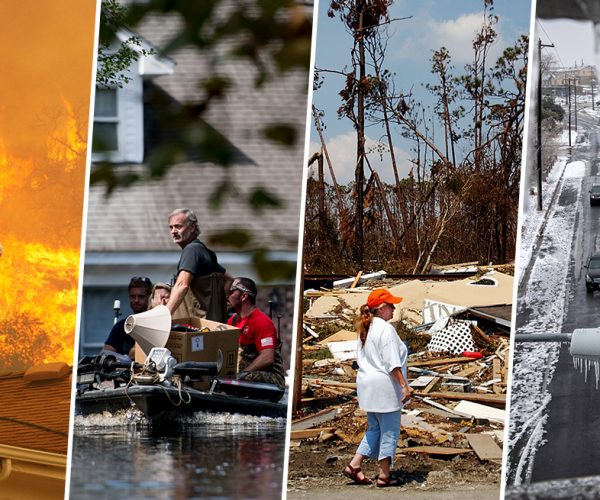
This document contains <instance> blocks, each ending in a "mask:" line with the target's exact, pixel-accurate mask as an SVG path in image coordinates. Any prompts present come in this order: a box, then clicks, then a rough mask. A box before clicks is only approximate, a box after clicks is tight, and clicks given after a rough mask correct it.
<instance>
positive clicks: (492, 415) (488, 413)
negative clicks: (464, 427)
mask: <svg viewBox="0 0 600 500" xmlns="http://www.w3.org/2000/svg"><path fill="white" fill-rule="evenodd" d="M454 411H455V412H456V413H460V414H462V415H467V416H469V417H475V418H487V419H488V420H490V421H492V422H500V423H502V424H503V423H504V419H505V411H504V410H501V409H499V408H492V407H491V406H486V405H481V404H478V403H473V402H472V401H460V402H459V403H458V404H457V405H456V406H455V407H454Z"/></svg>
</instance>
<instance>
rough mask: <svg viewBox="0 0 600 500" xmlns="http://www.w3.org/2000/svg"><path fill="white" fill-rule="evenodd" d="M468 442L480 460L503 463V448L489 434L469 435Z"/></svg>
mask: <svg viewBox="0 0 600 500" xmlns="http://www.w3.org/2000/svg"><path fill="white" fill-rule="evenodd" d="M466 437H467V441H468V442H469V445H470V446H471V448H473V451H474V452H475V454H476V455H477V457H479V460H493V461H502V448H500V447H499V446H498V445H497V444H496V441H494V438H493V437H492V436H490V435H489V434H467V435H466Z"/></svg>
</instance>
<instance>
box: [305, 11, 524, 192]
mask: <svg viewBox="0 0 600 500" xmlns="http://www.w3.org/2000/svg"><path fill="white" fill-rule="evenodd" d="M329 4H330V1H328V0H321V1H320V2H319V12H318V21H317V44H316V49H315V66H316V67H317V68H326V69H332V70H337V71H343V70H344V68H345V66H347V65H348V64H349V63H350V48H351V46H352V38H351V36H350V34H348V33H347V32H346V31H345V29H344V26H343V24H342V22H341V21H340V20H339V17H335V18H329V17H327V14H326V12H327V8H328V6H329ZM494 9H495V10H494V13H495V14H497V15H498V16H499V18H500V21H499V23H498V24H497V25H496V26H495V30H496V31H497V33H498V38H497V41H496V42H495V44H494V46H493V47H492V50H491V52H490V57H489V58H488V60H489V61H495V60H496V58H497V57H498V56H499V55H500V54H501V52H502V50H503V49H504V48H505V47H507V46H510V45H513V44H514V43H515V41H516V40H517V39H518V37H519V36H520V35H521V34H525V33H529V28H530V14H531V5H530V3H529V2H527V1H524V0H504V1H502V2H496V3H495V5H494ZM482 13H483V2H482V1H480V0H453V1H448V0H422V1H419V2H417V1H410V0H397V1H396V2H394V4H393V5H392V7H391V8H390V17H391V18H392V19H399V18H404V17H409V16H411V18H410V19H406V20H398V21H394V22H392V23H391V24H390V35H391V38H390V41H389V44H388V48H387V52H386V67H387V68H388V69H389V70H390V71H391V72H393V73H395V74H396V77H395V78H394V80H395V82H396V85H397V87H399V88H401V89H402V90H403V91H404V92H409V91H412V93H413V95H415V96H416V98H417V99H418V100H419V101H421V102H422V103H423V104H424V105H425V106H428V105H431V104H432V103H433V101H434V98H433V97H432V96H431V94H430V93H429V92H428V91H427V90H426V89H425V87H424V85H425V84H426V83H433V76H432V74H431V57H432V55H433V52H434V51H435V50H438V49H439V48H441V47H442V46H445V47H447V48H448V49H449V51H450V54H451V57H452V64H453V65H454V67H455V68H456V72H459V71H460V70H462V68H463V67H464V65H465V64H466V63H468V62H470V61H471V60H472V50H473V49H472V40H473V37H474V35H475V34H476V33H477V31H478V30H479V29H480V27H481V24H482V20H483V15H482ZM343 85H344V80H343V77H342V76H340V75H333V74H328V75H326V81H325V84H324V85H323V87H322V88H321V89H320V90H318V91H317V92H315V93H314V97H313V102H314V103H315V105H316V106H317V107H318V108H319V109H321V110H323V111H324V112H325V117H324V122H325V125H326V127H327V129H326V130H325V131H324V134H325V140H326V143H327V146H328V150H329V153H330V156H331V158H332V162H333V164H334V169H335V173H336V178H337V180H338V182H340V183H347V182H349V181H351V180H352V179H353V178H354V165H355V162H356V134H355V132H354V130H353V128H352V125H351V123H350V122H349V121H348V120H347V119H342V120H340V119H338V118H337V115H336V111H337V109H338V107H339V106H340V104H341V101H340V97H339V95H338V93H339V91H340V89H341V88H342V87H343ZM381 135H382V131H381V130H378V129H376V128H373V127H371V128H369V129H367V138H366V142H367V148H369V147H370V146H372V145H373V144H375V143H376V142H377V140H378V139H379V138H380V137H381ZM398 136H399V134H398ZM319 149H320V146H319V140H318V136H317V134H316V131H315V130H314V126H313V130H312V135H311V143H310V152H309V156H310V155H312V154H313V153H314V152H315V151H318V150H319ZM395 149H396V151H395V152H396V157H397V158H398V160H399V163H400V164H401V169H400V170H401V171H400V174H401V175H402V176H406V175H407V174H408V171H409V169H410V167H411V166H412V164H411V163H410V162H409V161H408V159H409V158H411V157H414V154H413V153H412V152H411V151H410V144H401V143H400V139H399V140H398V147H397V148H395ZM388 157H389V153H388V154H385V155H384V157H383V161H379V156H378V155H377V154H372V155H370V156H369V159H370V161H371V163H372V165H373V167H374V168H375V169H376V170H377V171H378V173H379V175H380V176H381V177H382V178H383V179H384V180H385V181H392V179H393V173H392V170H391V167H390V165H389V160H388V159H387V158H388Z"/></svg>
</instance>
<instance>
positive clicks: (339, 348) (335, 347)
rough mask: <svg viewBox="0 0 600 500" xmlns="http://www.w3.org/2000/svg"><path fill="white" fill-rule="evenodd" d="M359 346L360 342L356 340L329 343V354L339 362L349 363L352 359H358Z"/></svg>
mask: <svg viewBox="0 0 600 500" xmlns="http://www.w3.org/2000/svg"><path fill="white" fill-rule="evenodd" d="M357 344H358V341H357V340H356V339H355V340H345V341H341V342H328V343H327V348H328V349H329V352H330V353H331V355H332V356H333V357H334V359H337V360H339V361H348V360H351V359H356V356H357V351H356V350H357Z"/></svg>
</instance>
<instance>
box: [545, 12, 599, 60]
mask: <svg viewBox="0 0 600 500" xmlns="http://www.w3.org/2000/svg"><path fill="white" fill-rule="evenodd" d="M535 24H536V26H535V29H536V37H535V43H537V41H538V39H539V38H541V40H542V43H543V44H554V48H545V49H543V50H544V51H546V52H547V53H549V54H552V55H553V56H554V58H555V59H556V60H557V61H558V63H559V64H560V65H564V66H566V67H572V66H574V65H575V63H577V66H581V61H582V60H583V63H584V64H585V65H588V64H594V30H593V24H592V23H591V22H590V21H586V22H584V21H571V20H548V19H538V20H537V21H536V23H535Z"/></svg>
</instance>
